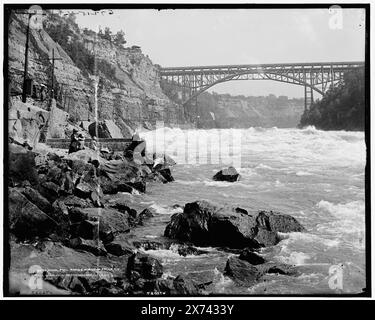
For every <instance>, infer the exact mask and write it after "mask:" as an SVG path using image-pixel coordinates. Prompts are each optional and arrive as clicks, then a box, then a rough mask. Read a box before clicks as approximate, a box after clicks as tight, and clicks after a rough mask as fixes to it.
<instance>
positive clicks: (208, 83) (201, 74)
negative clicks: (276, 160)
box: [159, 61, 364, 109]
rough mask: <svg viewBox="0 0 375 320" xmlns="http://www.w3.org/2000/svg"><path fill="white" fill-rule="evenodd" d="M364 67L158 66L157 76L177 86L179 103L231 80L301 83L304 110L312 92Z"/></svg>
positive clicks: (330, 64)
mask: <svg viewBox="0 0 375 320" xmlns="http://www.w3.org/2000/svg"><path fill="white" fill-rule="evenodd" d="M359 68H364V62H361V61H360V62H317V63H276V64H275V63H274V64H250V65H222V66H198V67H173V68H160V70H159V72H160V78H161V79H162V80H164V81H166V82H167V83H169V84H171V85H172V86H175V87H176V88H181V89H182V90H183V92H184V93H185V94H186V93H187V97H185V99H184V101H183V103H184V104H186V103H187V102H189V101H191V100H192V99H194V98H196V97H197V96H198V95H200V94H201V93H202V92H204V91H206V90H207V89H209V88H211V87H213V86H214V85H216V84H218V83H223V82H227V81H232V80H274V81H279V82H285V83H289V84H295V85H300V86H304V88H305V109H307V108H308V107H309V106H310V105H311V103H312V102H313V91H315V92H317V93H319V94H321V95H324V93H325V92H326V91H327V89H328V88H329V86H330V85H335V84H337V83H338V82H341V81H342V80H343V78H344V73H345V72H347V71H351V70H355V69H359Z"/></svg>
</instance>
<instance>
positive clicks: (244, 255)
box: [239, 248, 266, 265]
mask: <svg viewBox="0 0 375 320" xmlns="http://www.w3.org/2000/svg"><path fill="white" fill-rule="evenodd" d="M239 259H241V260H245V261H247V262H249V263H251V264H252V265H258V264H262V263H265V262H266V260H265V259H264V258H263V257H261V256H260V255H259V254H257V253H255V252H254V251H253V250H251V249H249V248H246V249H244V250H243V251H242V252H241V254H240V256H239Z"/></svg>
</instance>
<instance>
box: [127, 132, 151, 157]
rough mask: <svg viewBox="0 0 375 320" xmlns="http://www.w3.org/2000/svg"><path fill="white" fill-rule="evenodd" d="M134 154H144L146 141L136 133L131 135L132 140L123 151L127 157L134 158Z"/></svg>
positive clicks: (143, 155) (142, 155)
mask: <svg viewBox="0 0 375 320" xmlns="http://www.w3.org/2000/svg"><path fill="white" fill-rule="evenodd" d="M135 154H137V155H140V156H141V157H145V156H146V141H144V140H142V139H141V138H140V136H139V134H138V133H136V134H134V135H133V137H132V142H131V143H130V145H129V146H128V147H127V148H126V149H125V151H124V156H125V158H127V159H131V160H134V156H135Z"/></svg>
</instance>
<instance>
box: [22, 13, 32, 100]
mask: <svg viewBox="0 0 375 320" xmlns="http://www.w3.org/2000/svg"><path fill="white" fill-rule="evenodd" d="M33 14H34V13H28V19H27V29H26V45H25V66H24V71H23V87H22V102H23V103H25V102H26V81H27V68H28V65H29V33H30V19H31V16H32V15H33Z"/></svg>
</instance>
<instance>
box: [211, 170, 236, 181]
mask: <svg viewBox="0 0 375 320" xmlns="http://www.w3.org/2000/svg"><path fill="white" fill-rule="evenodd" d="M212 179H214V180H215V181H228V182H235V181H238V180H240V174H239V173H238V172H237V170H236V169H235V168H233V167H228V168H226V169H223V170H220V171H219V172H218V173H216V174H215V175H214V176H213V178H212Z"/></svg>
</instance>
